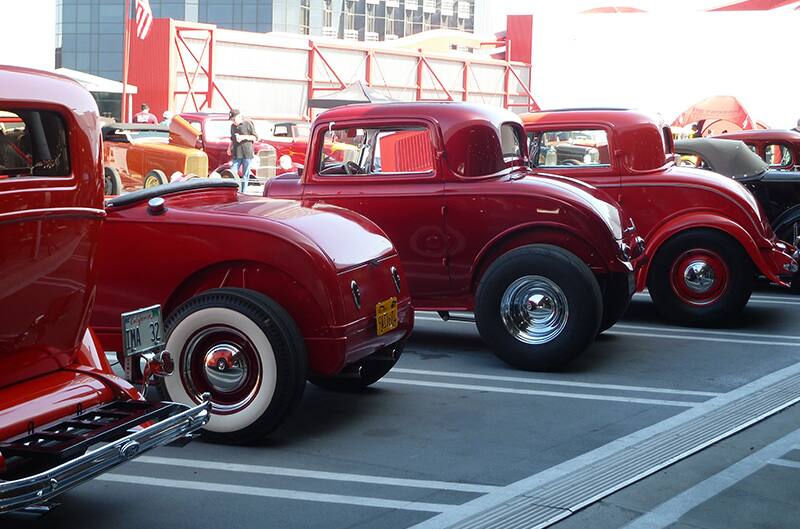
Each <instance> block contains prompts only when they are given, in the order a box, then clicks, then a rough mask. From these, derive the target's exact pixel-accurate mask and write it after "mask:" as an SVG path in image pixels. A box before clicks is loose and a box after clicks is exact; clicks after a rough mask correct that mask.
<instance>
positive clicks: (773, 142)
mask: <svg viewBox="0 0 800 529" xmlns="http://www.w3.org/2000/svg"><path fill="white" fill-rule="evenodd" d="M715 137H716V138H720V139H723V140H741V141H743V142H745V143H746V144H747V146H748V147H749V148H750V150H752V151H753V152H754V153H756V154H757V155H759V156H760V157H761V159H762V160H764V161H765V162H767V164H768V165H769V167H770V169H772V170H776V171H800V132H798V131H796V130H774V129H767V130H741V131H738V132H728V133H725V134H719V135H717V136H715Z"/></svg>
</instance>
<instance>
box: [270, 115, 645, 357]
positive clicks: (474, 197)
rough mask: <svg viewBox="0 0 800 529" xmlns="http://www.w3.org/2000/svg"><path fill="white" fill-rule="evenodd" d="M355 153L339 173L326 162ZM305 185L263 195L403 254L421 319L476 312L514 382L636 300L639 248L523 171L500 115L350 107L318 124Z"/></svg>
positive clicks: (598, 198)
mask: <svg viewBox="0 0 800 529" xmlns="http://www.w3.org/2000/svg"><path fill="white" fill-rule="evenodd" d="M334 141H336V142H338V143H342V144H349V145H350V146H351V150H352V152H351V153H350V154H351V156H348V159H347V160H346V161H345V160H342V159H337V158H336V157H334V156H331V155H330V154H329V153H328V152H326V149H325V146H326V145H327V144H330V143H331V142H334ZM306 159H307V160H308V164H307V165H306V166H305V168H304V170H303V171H302V175H298V174H287V175H283V176H281V177H278V178H276V179H274V180H272V181H271V182H270V183H269V184H268V187H267V188H266V189H265V191H264V192H265V194H267V195H268V196H270V197H277V198H302V199H303V201H304V202H308V203H311V204H336V205H339V206H342V207H345V208H348V209H351V210H354V211H357V212H359V213H361V214H363V215H364V216H366V217H367V218H369V219H371V220H373V221H374V222H376V223H377V224H378V225H379V226H380V227H381V228H382V229H383V230H384V231H385V232H386V233H387V234H388V235H389V237H390V238H391V239H392V241H393V242H394V244H395V245H396V246H397V249H398V252H399V254H400V258H401V259H402V260H403V264H404V266H405V269H406V272H407V274H408V282H409V288H410V290H411V295H412V297H413V299H414V306H415V308H417V309H423V310H435V311H439V312H440V313H441V315H442V316H443V317H449V311H474V313H475V320H476V323H477V325H478V329H479V331H480V333H481V336H482V337H483V338H484V339H485V341H486V342H487V343H488V344H490V345H491V347H492V348H493V349H494V351H495V352H496V354H497V355H498V356H500V357H501V358H502V359H503V360H505V361H507V362H508V363H510V364H512V365H514V366H517V367H519V368H522V369H553V368H557V367H560V366H562V365H564V364H566V363H567V362H568V361H570V360H571V359H572V358H574V357H575V356H576V355H578V354H579V353H580V352H582V351H583V350H584V349H586V348H587V347H588V346H589V345H590V344H591V343H592V341H593V340H594V338H595V336H596V335H597V333H598V331H600V330H603V329H605V328H608V327H610V326H611V325H613V324H614V322H616V321H617V319H618V318H619V317H620V316H621V315H622V313H623V312H624V311H625V309H626V308H627V306H628V303H629V301H630V298H631V295H632V294H633V270H634V265H633V264H632V261H633V260H634V259H635V258H636V257H637V256H638V255H639V254H640V253H641V251H642V246H643V241H642V240H641V239H640V238H639V237H638V236H637V234H636V229H635V228H634V227H633V225H632V223H631V220H630V218H629V217H628V216H627V215H625V214H624V213H623V212H622V211H621V210H620V209H619V208H618V207H617V205H616V204H615V203H614V201H613V200H612V199H611V198H610V197H608V195H606V194H605V193H604V192H602V191H598V190H597V189H595V188H593V187H591V186H588V185H585V184H581V183H578V182H575V181H572V180H569V179H566V178H561V177H552V178H549V177H537V176H534V175H532V174H531V173H530V171H529V170H528V168H527V167H526V165H525V164H526V161H527V149H526V140H525V133H524V130H523V128H522V123H521V122H520V120H519V118H518V117H517V116H516V115H515V114H513V113H511V112H508V111H505V110H500V109H494V108H490V107H488V106H476V105H468V104H462V103H388V104H380V105H352V106H346V107H341V108H337V109H332V110H329V111H327V112H324V113H323V114H321V115H320V116H319V117H318V118H317V120H316V121H315V122H314V124H313V128H312V135H311V140H310V145H309V150H308V153H307V156H306Z"/></svg>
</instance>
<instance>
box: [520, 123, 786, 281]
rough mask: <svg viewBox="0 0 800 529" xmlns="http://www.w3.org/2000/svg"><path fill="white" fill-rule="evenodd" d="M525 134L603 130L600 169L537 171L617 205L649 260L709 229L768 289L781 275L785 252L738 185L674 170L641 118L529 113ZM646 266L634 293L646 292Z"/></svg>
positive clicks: (659, 136) (659, 128)
mask: <svg viewBox="0 0 800 529" xmlns="http://www.w3.org/2000/svg"><path fill="white" fill-rule="evenodd" d="M522 119H523V122H524V123H525V130H526V131H527V132H528V133H529V134H531V133H539V132H548V131H550V132H552V131H567V130H603V131H605V132H606V134H607V137H608V144H609V152H610V153H611V160H610V164H608V165H607V166H595V167H581V166H580V165H577V166H558V167H550V166H548V167H545V168H543V169H542V171H547V172H548V173H555V174H562V175H566V176H570V177H572V178H576V179H579V180H582V181H585V182H589V183H591V184H593V185H594V186H597V187H599V188H602V189H604V190H606V191H608V192H609V194H612V195H613V196H615V197H616V198H617V200H618V201H619V203H620V204H622V206H623V207H624V208H625V210H626V211H628V212H629V213H630V214H631V215H632V216H633V219H634V220H635V222H636V227H637V228H638V230H639V231H640V233H641V234H642V236H643V237H645V239H646V240H647V248H646V255H647V256H649V257H652V256H653V255H654V254H655V253H656V252H657V251H658V249H659V248H660V246H661V244H662V243H663V242H665V241H666V240H667V239H669V238H670V237H671V236H673V235H675V234H677V233H679V232H680V231H683V230H686V229H692V228H713V229H717V230H719V231H722V232H724V233H727V234H728V235H730V236H732V237H734V238H735V239H736V240H737V241H739V243H740V244H741V245H742V247H743V248H744V249H745V251H746V252H747V254H748V255H749V256H750V258H751V259H752V261H753V263H754V264H755V265H756V266H757V267H758V269H759V270H760V271H761V273H763V274H764V275H765V276H767V277H768V278H769V279H771V280H772V281H775V282H781V279H780V277H779V276H781V275H785V274H786V271H785V269H784V268H783V265H784V264H787V263H790V262H791V249H790V250H782V249H780V248H778V247H777V246H776V244H775V243H776V240H775V236H774V234H773V233H772V228H771V227H770V225H769V222H768V221H767V219H766V217H765V216H764V215H763V213H762V211H761V209H760V206H759V205H758V203H757V202H756V200H755V198H754V197H753V196H752V195H751V194H750V193H749V192H748V191H747V190H746V189H745V188H744V187H743V186H742V185H741V184H739V183H738V182H735V181H733V180H732V179H730V178H726V177H724V176H721V175H717V174H714V173H710V172H709V171H700V170H695V169H689V168H683V167H676V166H675V165H674V163H673V162H672V158H673V155H672V144H671V136H670V135H669V134H668V133H667V132H666V131H665V129H664V124H663V123H660V122H659V121H658V120H656V119H654V118H651V117H650V116H647V115H645V114H641V113H638V112H631V111H622V110H569V111H554V112H537V113H532V114H525V115H523V117H522ZM647 273H648V266H647V265H645V266H644V267H642V268H641V269H640V271H639V275H638V277H637V286H638V289H639V290H641V289H643V288H644V287H645V285H646V280H647Z"/></svg>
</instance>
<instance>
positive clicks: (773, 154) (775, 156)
mask: <svg viewBox="0 0 800 529" xmlns="http://www.w3.org/2000/svg"><path fill="white" fill-rule="evenodd" d="M765 154H766V155H767V159H766V162H767V163H768V164H769V165H770V167H783V166H786V165H791V163H792V152H791V151H790V150H789V149H788V148H787V147H786V145H783V144H780V143H770V144H769V145H767V147H766V149H765Z"/></svg>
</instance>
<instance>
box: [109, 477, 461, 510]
mask: <svg viewBox="0 0 800 529" xmlns="http://www.w3.org/2000/svg"><path fill="white" fill-rule="evenodd" d="M95 479H96V480H98V481H108V482H112V483H125V484H129V485H144V486H147V487H165V488H169V489H183V490H196V491H201V492H208V493H211V494H220V493H224V494H237V495H240V496H260V497H262V498H278V499H284V500H300V501H313V502H318V503H338V504H344V505H357V506H360V507H377V508H380V509H400V510H403V511H421V512H432V513H442V512H445V511H447V510H448V509H451V508H453V507H455V505H448V504H445V503H424V502H415V501H404V500H388V499H385V498H370V497H366V496H346V495H342V494H325V493H321V492H304V491H298V490H288V489H273V488H267V487H248V486H244V485H230V484H228V483H209V482H206V481H187V480H180V479H163V478H152V477H145V476H131V475H128V474H103V475H101V476H97V477H96V478H95Z"/></svg>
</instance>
